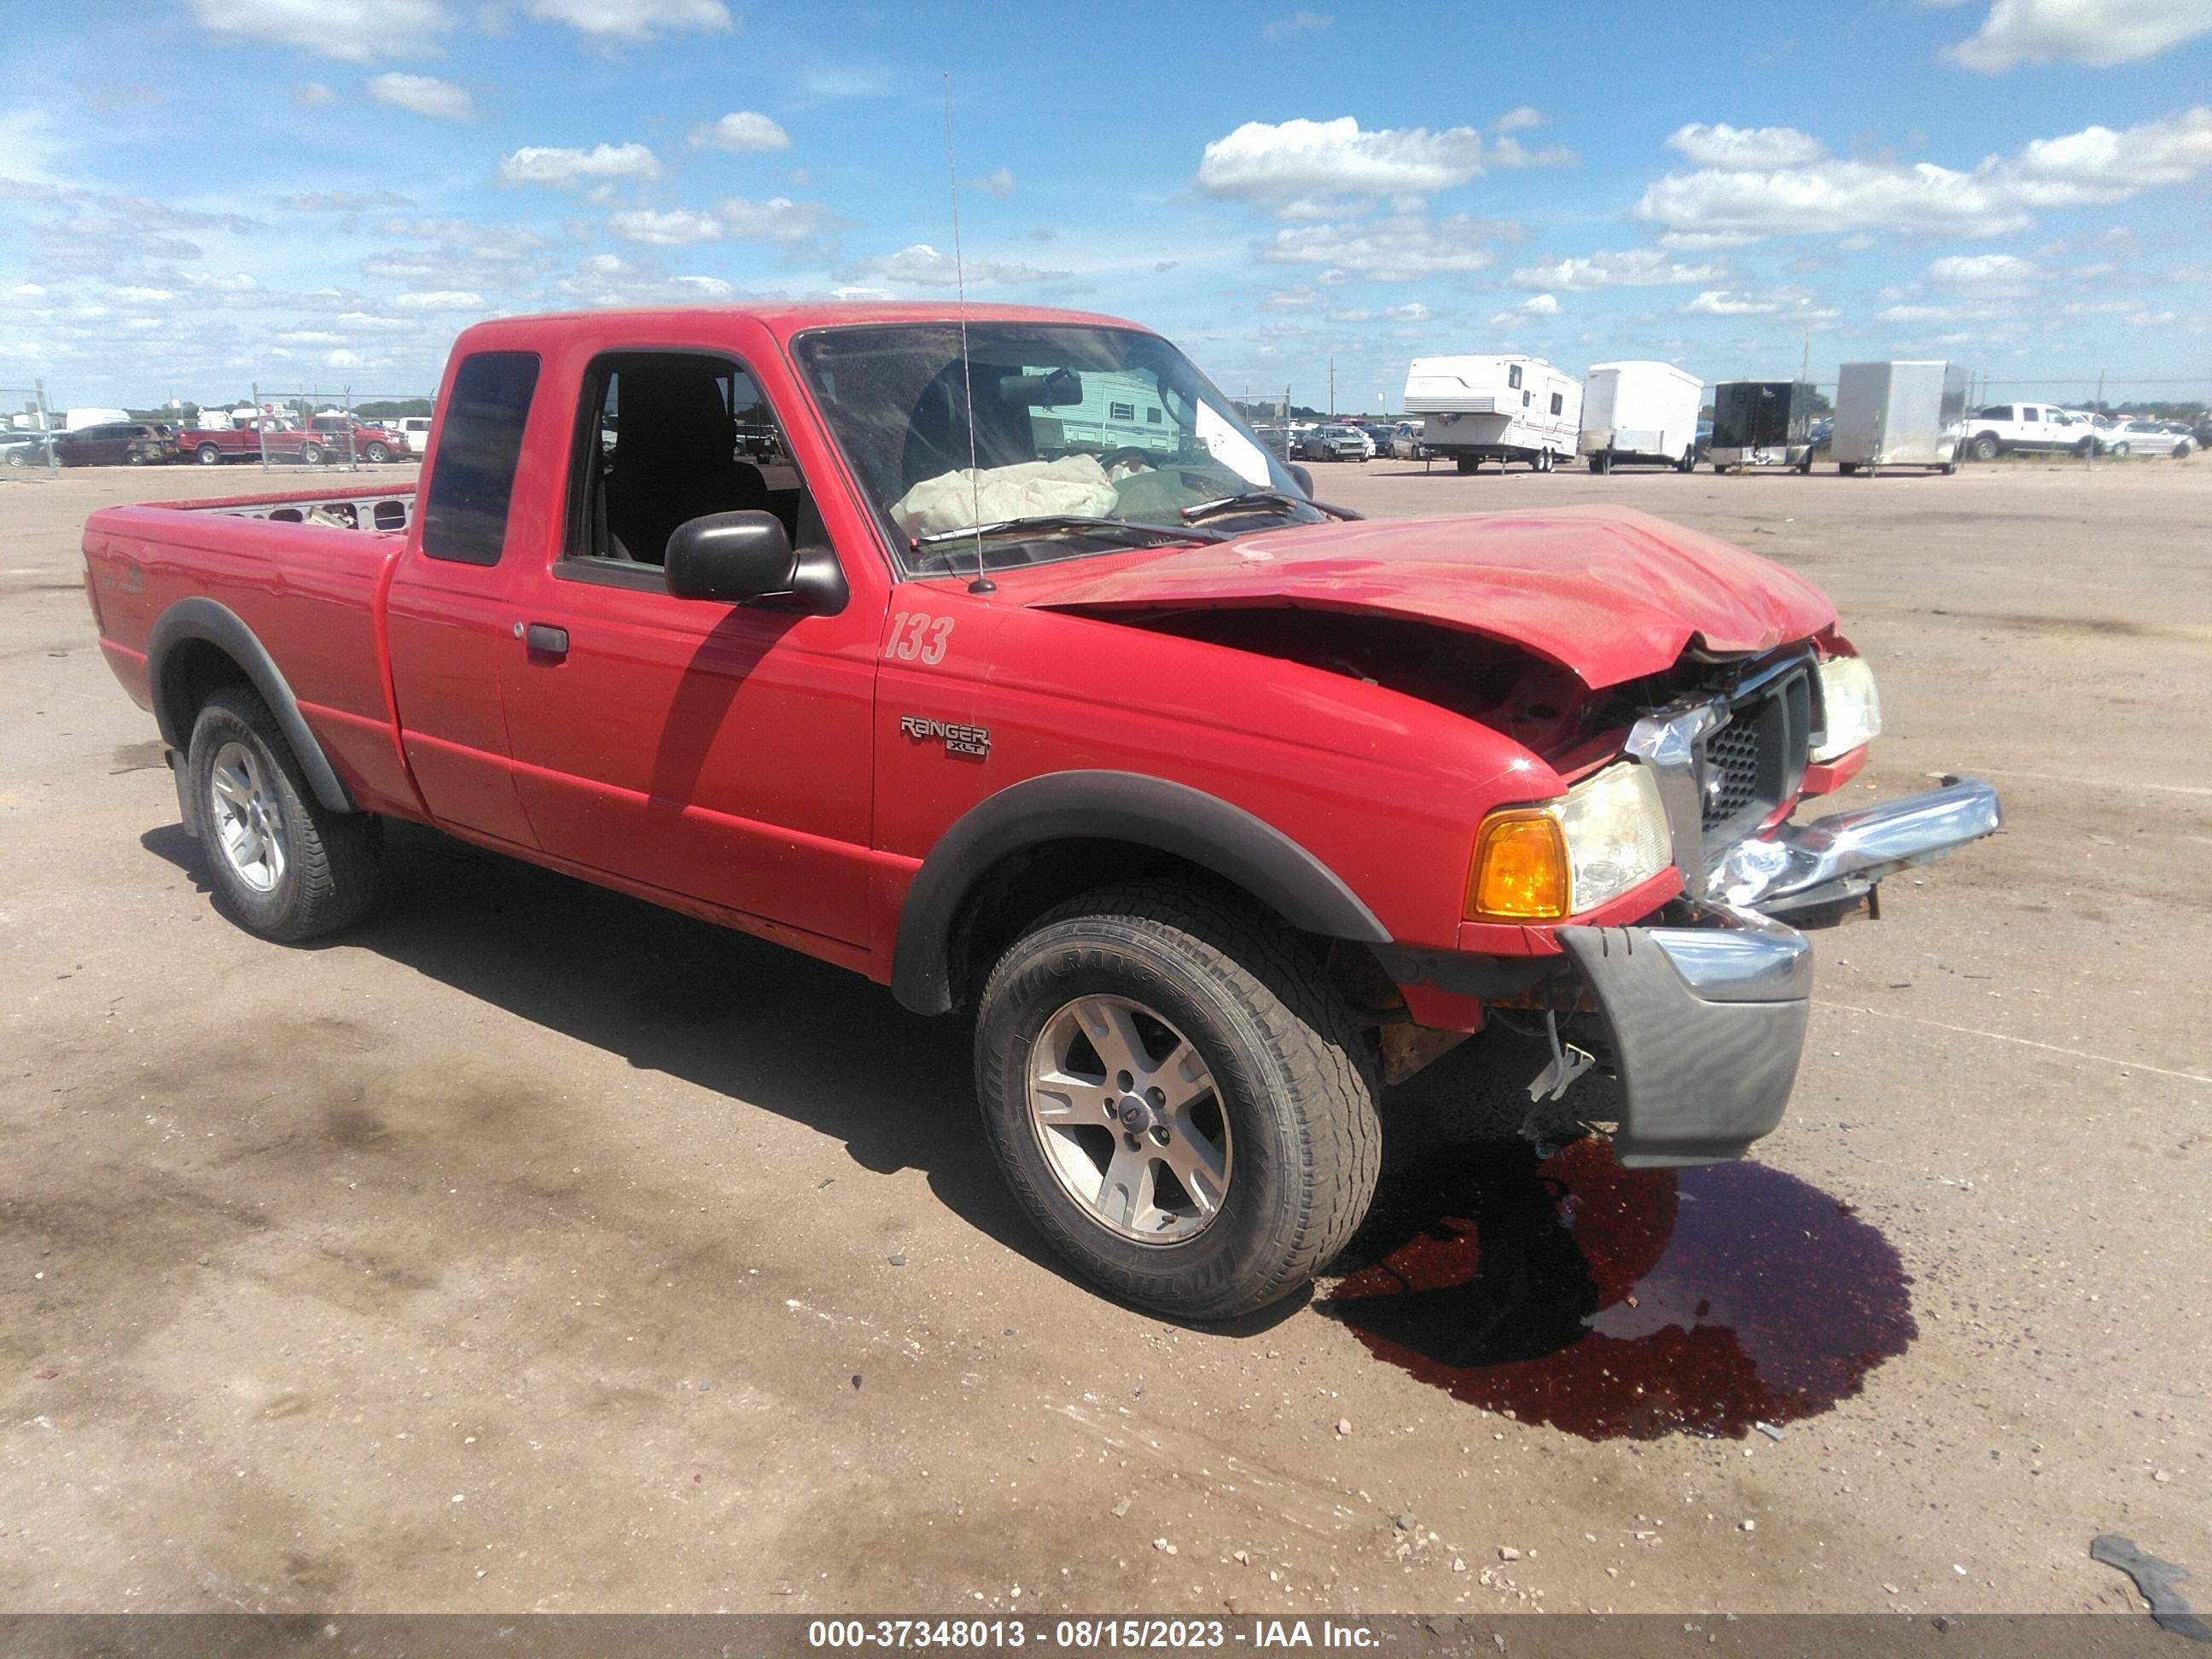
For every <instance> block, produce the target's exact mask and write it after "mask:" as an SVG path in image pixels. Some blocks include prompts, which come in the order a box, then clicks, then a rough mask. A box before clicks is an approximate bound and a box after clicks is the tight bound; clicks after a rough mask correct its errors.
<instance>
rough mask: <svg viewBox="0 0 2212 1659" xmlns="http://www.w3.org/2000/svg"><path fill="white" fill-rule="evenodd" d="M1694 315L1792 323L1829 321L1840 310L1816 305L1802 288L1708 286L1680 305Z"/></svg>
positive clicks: (1683, 311)
mask: <svg viewBox="0 0 2212 1659" xmlns="http://www.w3.org/2000/svg"><path fill="white" fill-rule="evenodd" d="M1681 311H1682V313H1683V314H1684V315H1686V316H1691V317H1776V316H1780V317H1787V318H1789V319H1790V320H1791V321H1793V322H1804V323H1814V322H1827V321H1829V320H1831V319H1833V318H1834V317H1835V316H1836V315H1837V314H1838V313H1837V311H1836V308H1835V307H1832V306H1816V305H1814V303H1813V295H1812V294H1811V293H1810V292H1809V291H1808V290H1807V289H1802V288H1776V289H1767V290H1766V291H1765V292H1764V293H1754V292H1753V291H1752V290H1750V289H1724V288H1709V289H1705V291H1704V292H1703V293H1701V294H1699V295H1698V297H1697V298H1696V299H1694V300H1692V301H1690V302H1689V303H1688V304H1687V305H1685V306H1683V307H1681Z"/></svg>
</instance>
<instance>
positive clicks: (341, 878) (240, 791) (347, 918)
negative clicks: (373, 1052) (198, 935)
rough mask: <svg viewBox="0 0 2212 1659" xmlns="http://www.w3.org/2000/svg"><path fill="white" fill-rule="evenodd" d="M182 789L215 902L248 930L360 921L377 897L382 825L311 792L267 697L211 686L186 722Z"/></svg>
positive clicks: (288, 937) (282, 936)
mask: <svg viewBox="0 0 2212 1659" xmlns="http://www.w3.org/2000/svg"><path fill="white" fill-rule="evenodd" d="M185 789H186V792H187V794H188V796H189V799H191V807H192V812H193V815H194V817H197V819H198V823H196V824H192V825H188V826H187V827H188V828H191V829H197V831H198V833H199V836H200V839H201V842H202V843H203V844H204V846H205V847H206V848H207V852H208V868H209V872H210V877H211V884H212V886H213V887H214V890H215V900H216V908H219V909H221V910H222V913H223V914H224V915H227V916H228V917H229V918H230V919H231V920H232V921H234V922H236V923H237V924H238V925H239V926H240V927H243V928H245V929H246V931H247V932H248V933H258V934H259V935H260V936H261V937H262V938H264V939H276V940H280V941H282V942H284V943H287V944H289V943H293V942H295V941H297V940H300V939H313V937H315V936H316V935H317V934H319V933H330V932H331V931H332V930H333V929H335V928H339V927H345V926H346V925H347V924H348V923H349V922H353V921H358V920H359V919H360V918H361V917H362V915H365V914H366V913H367V911H368V908H369V906H370V905H371V904H372V903H374V901H375V898H376V883H377V866H378V864H379V861H380V856H381V854H382V850H383V832H382V825H381V823H380V822H379V820H377V819H376V818H374V817H370V816H369V815H368V814H366V813H362V812H334V811H331V810H330V809H329V808H328V807H326V806H325V805H322V803H321V802H319V801H318V800H317V799H315V797H314V792H313V789H312V788H311V787H309V786H308V783H307V776H306V775H305V774H304V773H303V772H301V769H300V763H299V759H298V757H296V756H295V755H294V754H293V752H292V747H291V745H290V744H289V743H287V742H286V741H285V740H284V733H283V728H281V727H280V726H278V725H277V724H276V716H275V715H274V714H270V712H269V706H268V705H267V704H266V703H264V702H262V700H261V699H260V697H258V696H256V695H255V694H254V693H253V692H252V691H250V690H246V688H244V687H242V686H225V687H223V688H222V690H218V691H217V692H216V693H215V695H214V696H210V698H209V699H208V701H207V703H206V706H205V707H204V708H202V709H201V710H200V713H199V718H198V719H197V720H195V721H194V722H193V724H192V736H191V745H190V747H189V749H188V750H187V754H186V759H185Z"/></svg>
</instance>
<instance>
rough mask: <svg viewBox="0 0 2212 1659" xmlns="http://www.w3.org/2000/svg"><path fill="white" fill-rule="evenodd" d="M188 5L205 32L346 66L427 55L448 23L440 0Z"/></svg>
mask: <svg viewBox="0 0 2212 1659" xmlns="http://www.w3.org/2000/svg"><path fill="white" fill-rule="evenodd" d="M191 8H192V20H193V21H195V22H197V24H198V25H199V26H200V27H202V28H204V29H205V30H206V31H207V32H208V33H210V34H227V35H233V36H235V37H237V38H238V39H240V40H266V41H268V42H270V44H272V45H275V46H296V47H298V48H299V49H300V50H301V51H302V52H314V53H315V54H317V55H318V56H319V57H323V58H337V59H338V60H339V61H340V62H341V63H347V64H374V63H378V62H380V61H382V60H383V59H385V58H422V57H425V56H428V55H429V54H432V53H435V52H436V51H437V50H438V37H439V36H440V35H441V34H443V33H446V32H447V30H449V29H451V28H452V27H453V13H452V11H450V10H449V9H447V6H446V5H445V3H444V0H191ZM325 90H327V88H325Z"/></svg>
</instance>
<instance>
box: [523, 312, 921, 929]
mask: <svg viewBox="0 0 2212 1659" xmlns="http://www.w3.org/2000/svg"><path fill="white" fill-rule="evenodd" d="M576 372H577V379H578V381H579V382H580V386H579V395H578V397H577V399H576V402H575V404H574V405H572V406H574V407H575V408H577V409H578V410H579V415H578V418H577V424H576V428H575V431H574V435H573V440H572V447H571V453H570V457H569V464H568V478H567V489H566V502H565V509H564V511H562V513H561V514H560V528H559V531H558V533H557V535H556V538H554V539H553V540H552V542H551V544H549V545H547V546H545V547H544V548H543V549H541V550H539V551H538V553H537V554H536V555H535V556H532V558H531V559H530V560H529V561H528V563H527V566H526V568H525V569H524V570H522V571H521V572H520V573H518V575H519V586H518V587H517V589H516V590H515V593H514V598H515V600H516V604H517V606H518V611H517V632H518V637H517V638H516V639H515V641H513V648H512V649H511V651H510V652H509V653H508V654H507V659H506V669H505V676H504V687H505V690H504V695H505V700H506V704H507V725H508V729H509V732H510V733H511V736H512V740H513V752H514V759H515V763H516V765H515V779H516V787H517V788H518V789H519V791H520V794H521V796H522V800H523V805H524V810H525V811H526V813H527V814H528V816H529V819H530V823H531V825H532V829H534V830H535V832H536V835H537V837H538V843H539V845H540V846H541V847H543V848H544V850H545V851H546V852H547V853H548V854H551V855H553V856H554V857H555V858H556V859H559V860H565V861H568V862H569V863H571V864H574V865H575V866H580V867H582V868H586V869H589V870H592V871H599V872H606V873H608V874H610V875H611V876H614V877H617V878H620V879H621V880H623V882H626V883H630V884H636V885H638V886H641V887H643V888H647V889H650V890H652V891H653V895H654V896H675V897H678V898H684V899H692V900H699V901H704V902H707V903H708V904H711V905H714V906H715V907H717V908H719V909H721V910H726V911H735V912H739V913H742V914H743V915H744V916H746V917H749V918H753V919H757V921H762V922H765V923H768V924H773V926H770V927H763V928H761V929H759V930H758V931H763V932H769V933H771V934H773V933H775V932H776V931H777V930H779V929H795V930H799V932H801V933H804V934H805V935H807V936H809V938H810V939H813V940H817V941H818V940H827V941H833V942H835V943H836V944H838V945H862V944H864V943H865V942H866V940H867V939H869V938H870V936H871V929H870V927H869V926H868V922H867V916H868V914H869V910H868V879H869V872H870V870H871V867H872V866H871V862H870V854H869V851H868V841H869V833H870V829H871V795H870V781H871V772H870V750H871V740H870V724H871V719H872V706H873V696H874V686H875V667H876V664H875V659H876V650H877V645H878V629H879V626H880V623H881V611H880V608H879V605H878V607H876V608H871V606H870V605H868V604H867V603H866V594H867V593H868V592H869V591H870V590H869V589H868V587H867V586H866V585H865V584H860V583H856V584H855V586H856V590H857V591H856V592H855V593H854V597H853V598H852V599H850V600H848V602H847V604H846V605H845V607H844V609H843V610H842V611H840V612H839V613H838V614H836V615H834V616H824V615H808V614H804V613H802V612H800V611H796V610H793V609H792V608H789V607H788V606H787V605H778V604H777V603H776V602H774V601H763V602H761V603H758V604H754V605H728V604H726V603H721V602H716V601H707V600H698V599H678V598H676V597H675V596H673V595H672V594H671V593H670V592H668V591H667V587H666V586H665V580H664V577H663V574H662V559H663V556H664V555H665V549H666V544H667V538H668V536H669V533H670V532H671V531H672V530H673V529H674V527H675V526H677V525H678V524H679V523H681V522H683V521H684V520H687V519H690V518H693V517H697V516H700V515H702V514H704V513H716V512H732V511H746V510H752V511H766V512H770V513H775V514H776V515H777V516H778V517H780V518H781V519H782V520H784V523H785V527H786V529H787V532H789V533H790V534H791V535H792V537H793V544H794V545H805V544H808V542H809V540H810V539H813V540H816V541H817V543H826V541H827V535H826V532H825V531H824V529H823V521H822V518H821V515H820V513H818V512H817V510H816V509H815V506H814V502H813V499H812V496H811V493H810V490H809V486H808V481H807V479H806V478H805V476H804V475H803V474H802V472H801V471H800V469H799V466H798V465H797V464H796V463H795V462H794V461H793V459H791V458H790V447H789V446H788V445H787V444H786V443H785V442H783V441H782V434H781V427H780V426H779V425H778V424H777V422H776V416H775V412H774V411H773V410H772V409H771V408H770V406H769V401H768V398H767V396H766V394H765V393H764V392H763V391H762V388H761V386H760V384H759V382H758V381H757V380H756V379H755V378H754V376H753V374H751V372H750V369H749V368H747V367H746V365H745V363H744V362H743V361H741V360H740V359H739V358H738V356H736V355H735V354H734V353H728V352H723V351H720V350H714V351H707V350H671V349H657V348H655V347H654V346H653V343H650V342H647V341H639V342H637V343H635V345H633V344H631V343H628V342H619V343H615V344H614V345H613V347H612V349H597V350H594V351H592V352H591V353H590V354H589V356H588V360H587V361H585V362H580V363H578V364H577V365H576ZM769 432H773V434H774V438H773V441H770V439H769V437H768V436H767V434H768V433H769ZM748 440H750V442H748ZM769 456H773V457H775V459H765V458H767V457H769ZM757 457H758V458H762V459H756V458H757ZM842 562H843V563H844V564H845V566H846V568H847V569H848V572H850V571H851V570H852V569H853V568H854V562H855V561H854V559H853V557H852V556H851V550H846V552H845V556H844V557H843V558H842ZM789 942H793V943H799V944H801V945H805V944H806V943H807V942H808V940H807V939H795V940H792V941H789ZM823 953H824V954H830V955H833V956H834V955H836V954H838V953H837V952H836V951H824V952H823Z"/></svg>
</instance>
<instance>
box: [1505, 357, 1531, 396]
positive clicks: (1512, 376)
mask: <svg viewBox="0 0 2212 1659" xmlns="http://www.w3.org/2000/svg"><path fill="white" fill-rule="evenodd" d="M1505 384H1506V385H1507V386H1510V388H1511V389H1512V390H1514V391H1516V392H1518V391H1519V390H1520V389H1521V365H1520V364H1518V363H1508V364H1506V366H1505ZM1522 401H1523V402H1524V403H1525V402H1526V401H1527V399H1526V398H1523V399H1522Z"/></svg>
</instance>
